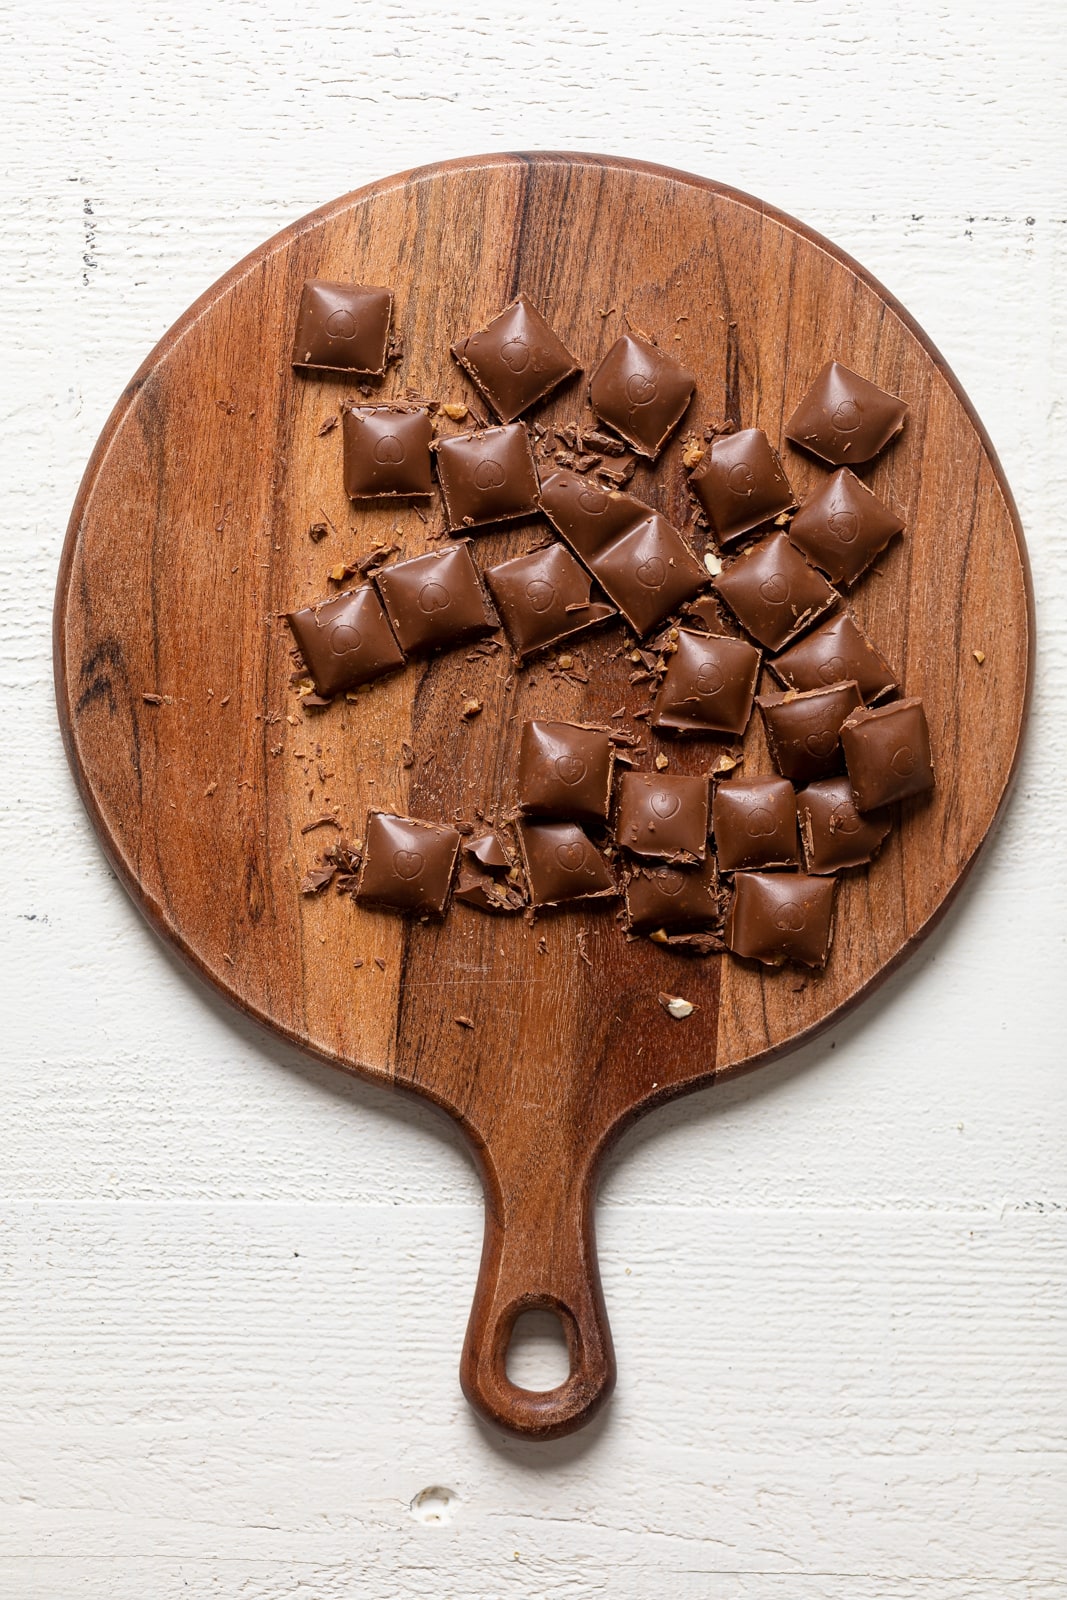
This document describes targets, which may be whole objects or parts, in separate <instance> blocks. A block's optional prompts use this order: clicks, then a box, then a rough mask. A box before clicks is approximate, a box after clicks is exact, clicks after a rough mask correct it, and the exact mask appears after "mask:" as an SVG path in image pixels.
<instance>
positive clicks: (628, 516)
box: [541, 471, 652, 561]
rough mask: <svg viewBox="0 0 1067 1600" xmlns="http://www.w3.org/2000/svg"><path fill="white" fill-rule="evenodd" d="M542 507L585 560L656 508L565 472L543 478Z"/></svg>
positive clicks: (557, 529) (578, 475)
mask: <svg viewBox="0 0 1067 1600" xmlns="http://www.w3.org/2000/svg"><path fill="white" fill-rule="evenodd" d="M541 510H542V511H543V512H544V514H545V516H546V517H547V518H548V520H549V522H551V524H552V526H553V527H554V528H555V530H556V532H557V533H560V534H562V535H563V537H564V539H566V541H567V543H568V544H569V545H570V547H571V549H572V550H574V551H575V552H576V553H577V554H578V555H579V556H581V558H582V560H583V561H591V560H592V559H593V557H594V556H597V555H599V554H600V552H601V550H603V549H604V548H605V546H606V545H609V544H611V543H612V541H613V540H615V539H617V538H618V537H619V535H620V534H622V533H626V532H628V531H629V529H630V528H633V527H635V526H636V525H637V523H639V522H643V521H644V519H645V518H646V517H649V516H651V515H652V507H651V506H648V505H646V504H645V502H644V501H643V500H638V499H636V498H635V497H634V496H633V495H632V494H620V493H619V492H618V491H617V490H616V491H614V492H609V491H608V490H605V489H600V488H598V487H597V485H596V484H595V483H590V481H589V479H588V478H586V477H583V476H582V474H581V473H578V472H563V471H561V472H550V473H549V474H548V475H547V476H546V477H544V478H542V480H541Z"/></svg>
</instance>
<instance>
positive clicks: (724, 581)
mask: <svg viewBox="0 0 1067 1600" xmlns="http://www.w3.org/2000/svg"><path fill="white" fill-rule="evenodd" d="M712 586H713V587H714V589H715V590H716V592H717V593H718V594H720V595H721V596H722V598H723V599H724V600H725V601H726V603H727V605H728V606H729V607H730V610H731V611H732V612H733V614H734V616H735V617H736V618H737V620H738V621H739V622H740V623H741V625H742V627H743V628H745V629H746V631H747V632H748V633H750V634H751V635H752V637H753V638H754V639H755V640H757V641H758V643H759V644H761V645H764V646H765V647H766V649H768V650H781V649H782V648H783V647H784V646H785V645H787V644H788V643H789V642H790V640H791V639H795V638H796V637H797V635H798V634H800V633H803V631H804V629H805V628H807V627H809V626H810V624H812V623H813V622H815V620H816V619H817V618H818V617H820V616H822V614H823V612H824V611H828V610H829V609H830V607H831V606H832V605H833V604H834V603H835V601H837V599H838V598H839V596H838V593H837V590H836V589H832V588H831V587H830V585H829V584H828V583H827V581H826V579H825V578H824V577H823V575H822V573H821V572H816V570H815V568H814V567H810V566H809V565H808V563H807V562H806V561H805V560H804V557H803V556H802V555H801V554H800V552H799V550H797V549H796V548H795V547H794V546H793V545H791V544H790V542H789V540H788V539H787V538H786V536H785V534H784V533H772V534H771V535H770V537H769V538H766V539H761V540H760V542H759V543H758V544H754V545H753V546H752V547H751V549H749V550H746V551H744V553H743V554H742V555H739V556H738V557H737V559H736V560H735V561H732V562H731V563H730V565H729V566H728V567H726V568H725V569H724V571H722V572H721V573H720V574H719V576H718V577H717V578H715V579H713V583H712Z"/></svg>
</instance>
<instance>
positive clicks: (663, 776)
mask: <svg viewBox="0 0 1067 1600" xmlns="http://www.w3.org/2000/svg"><path fill="white" fill-rule="evenodd" d="M615 837H616V839H617V840H618V842H619V844H621V845H622V846H623V847H624V849H626V850H628V851H629V852H630V854H631V855H635V856H653V857H659V858H660V859H661V860H666V861H672V862H674V861H689V862H697V861H703V859H704V857H705V855H706V853H707V847H708V780H707V778H693V777H688V776H685V775H678V776H675V775H673V774H668V773H658V772H624V773H623V775H622V778H621V779H620V780H619V800H618V807H617V810H616V815H615Z"/></svg>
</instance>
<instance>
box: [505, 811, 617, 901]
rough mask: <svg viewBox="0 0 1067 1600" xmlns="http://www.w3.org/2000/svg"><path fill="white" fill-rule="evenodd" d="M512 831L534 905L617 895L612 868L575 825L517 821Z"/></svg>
mask: <svg viewBox="0 0 1067 1600" xmlns="http://www.w3.org/2000/svg"><path fill="white" fill-rule="evenodd" d="M515 832H516V834H517V835H518V840H519V849H520V850H521V851H522V864H523V867H524V868H525V871H526V882H527V885H528V887H529V890H530V904H531V905H533V906H561V905H565V904H567V903H568V902H569V901H571V900H603V899H606V898H607V897H608V896H609V895H614V894H617V893H618V889H617V887H616V884H615V879H614V877H613V875H612V872H611V868H610V867H609V866H608V864H607V862H606V861H605V860H604V857H603V856H602V855H601V854H600V851H599V850H597V849H596V847H595V846H594V844H593V842H592V840H591V839H589V838H587V836H586V835H585V834H584V833H583V832H582V830H581V828H579V827H578V825H577V823H575V822H519V823H517V824H516V827H515Z"/></svg>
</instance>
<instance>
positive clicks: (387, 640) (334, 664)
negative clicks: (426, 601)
mask: <svg viewBox="0 0 1067 1600" xmlns="http://www.w3.org/2000/svg"><path fill="white" fill-rule="evenodd" d="M286 620H287V621H288V623H289V626H290V628H291V629H292V633H293V638H294V639H295V640H296V643H297V647H298V649H299V651H300V654H301V655H302V656H303V658H304V665H305V666H306V667H307V669H308V672H309V673H310V674H311V678H312V682H313V683H314V685H315V690H316V693H317V694H320V695H321V696H322V697H323V699H324V700H328V699H330V698H331V696H333V695H335V694H340V693H341V692H342V691H343V690H345V689H356V688H358V687H359V685H360V684H361V683H372V682H373V681H374V679H375V678H382V677H384V676H385V674H386V673H387V672H395V671H396V670H397V668H398V667H402V666H403V665H404V652H403V651H402V650H401V648H400V646H399V645H398V644H397V642H396V640H395V639H394V637H393V630H392V629H391V628H390V626H389V624H388V622H387V621H386V618H385V612H384V611H383V610H382V603H381V601H380V600H379V599H378V596H377V594H376V593H375V591H374V589H373V588H372V587H371V585H370V584H369V583H364V584H361V586H360V587H359V588H358V589H350V590H349V591H348V592H347V593H346V594H339V595H336V596H334V598H333V599H330V600H323V601H322V602H321V603H320V604H319V605H317V606H304V607H302V609H301V610H299V611H290V612H289V613H288V616H287V618H286Z"/></svg>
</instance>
